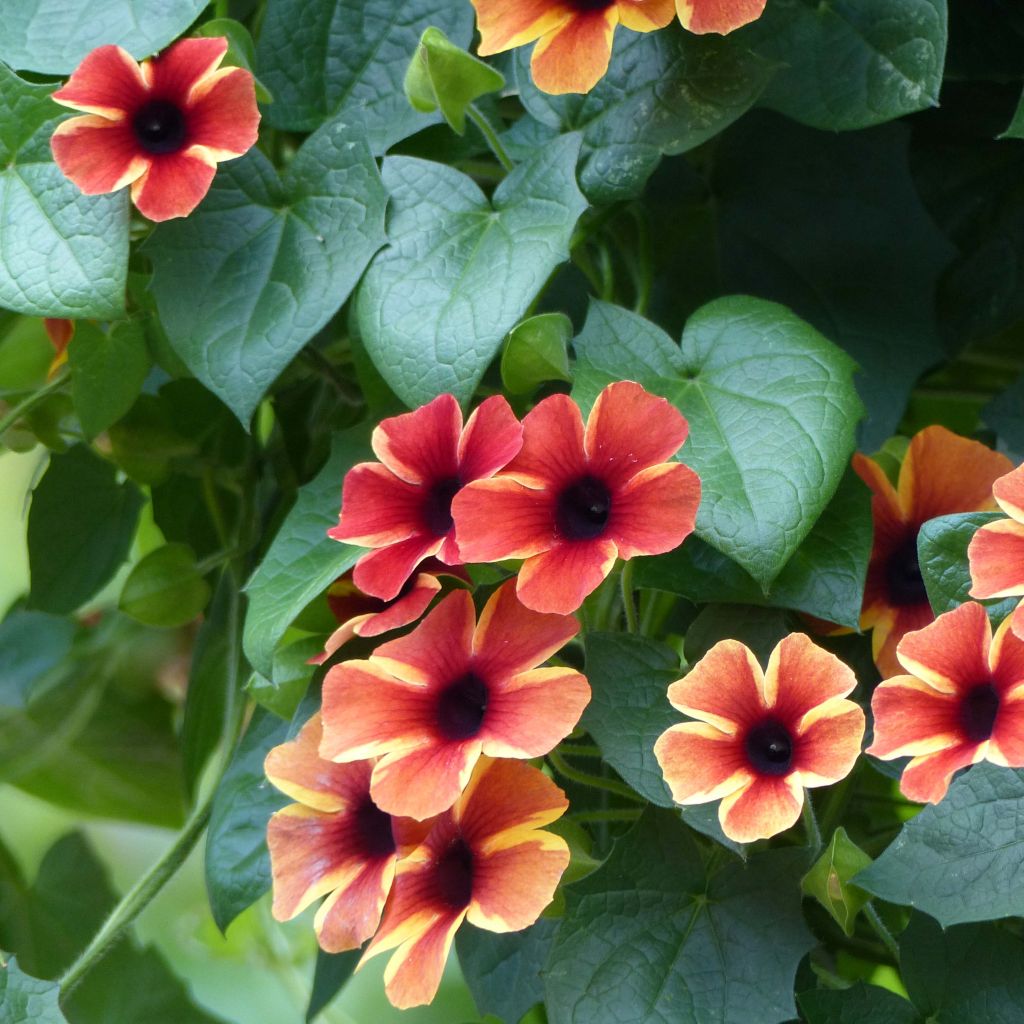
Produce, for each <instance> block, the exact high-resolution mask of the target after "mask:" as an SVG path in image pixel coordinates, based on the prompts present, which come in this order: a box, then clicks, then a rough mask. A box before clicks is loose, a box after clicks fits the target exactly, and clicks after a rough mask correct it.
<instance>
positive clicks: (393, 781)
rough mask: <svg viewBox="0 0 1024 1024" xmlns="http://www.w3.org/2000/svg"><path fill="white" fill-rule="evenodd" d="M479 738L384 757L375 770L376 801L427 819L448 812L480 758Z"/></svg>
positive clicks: (372, 785) (394, 810)
mask: <svg viewBox="0 0 1024 1024" xmlns="http://www.w3.org/2000/svg"><path fill="white" fill-rule="evenodd" d="M480 747H481V743H480V740H479V739H471V740H467V741H465V742H462V743H456V742H434V743H431V744H430V745H429V746H423V747H420V748H418V749H416V750H408V751H405V752H401V753H396V754H393V755H388V756H386V757H382V758H381V759H380V760H379V761H378V762H377V765H376V767H375V768H374V769H373V780H372V782H371V783H370V793H371V795H372V796H373V802H374V803H375V804H376V805H377V806H378V807H379V808H380V809H381V810H382V811H387V813H388V814H394V815H401V816H403V817H406V818H415V819H416V820H417V821H423V820H425V819H426V818H431V817H433V816H434V815H435V814H441V813H442V812H444V811H447V810H448V808H449V807H451V806H452V804H453V803H455V801H456V800H457V799H458V798H459V794H460V793H461V792H462V791H463V790H464V789H465V788H466V783H467V782H469V778H470V775H471V774H472V772H473V768H474V767H475V766H476V763H477V760H478V759H479V757H480Z"/></svg>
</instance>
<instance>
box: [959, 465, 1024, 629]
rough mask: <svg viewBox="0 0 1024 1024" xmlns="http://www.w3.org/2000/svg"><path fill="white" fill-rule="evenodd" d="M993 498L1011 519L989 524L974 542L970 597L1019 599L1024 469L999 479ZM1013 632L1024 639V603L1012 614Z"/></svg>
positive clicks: (1023, 579) (1023, 583)
mask: <svg viewBox="0 0 1024 1024" xmlns="http://www.w3.org/2000/svg"><path fill="white" fill-rule="evenodd" d="M992 495H993V497H994V498H995V499H996V501H997V502H998V503H999V507H1000V508H1002V510H1003V511H1004V512H1005V513H1006V514H1007V515H1008V516H1009V517H1010V518H1009V519H999V520H997V521H996V522H994V523H988V524H987V525H986V526H983V527H981V529H980V530H978V531H977V533H975V535H974V536H973V537H972V538H971V543H970V544H969V545H968V547H967V560H968V562H969V563H970V567H971V582H972V583H973V586H972V587H971V597H980V598H989V597H1017V596H1018V595H1021V594H1024V466H1018V467H1017V468H1016V469H1015V470H1013V472H1012V473H1007V474H1006V476H1002V477H1000V478H999V479H998V480H997V481H996V482H995V483H994V484H993V485H992ZM1011 629H1013V631H1014V632H1015V633H1016V634H1017V636H1019V637H1024V601H1021V603H1020V604H1018V605H1017V610H1016V611H1015V612H1014V613H1013V619H1012V623H1011Z"/></svg>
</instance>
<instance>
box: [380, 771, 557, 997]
mask: <svg viewBox="0 0 1024 1024" xmlns="http://www.w3.org/2000/svg"><path fill="white" fill-rule="evenodd" d="M566 807H568V801H567V800H566V799H565V794H564V793H563V792H562V791H561V790H560V789H559V788H558V786H556V785H555V784H554V783H553V782H552V781H551V780H550V779H549V778H548V777H547V776H546V775H544V774H543V772H540V771H538V770H537V769H536V768H532V767H530V765H528V764H524V763H522V762H519V761H491V760H489V759H488V758H483V759H481V761H480V762H479V763H478V764H477V766H476V770H475V771H474V772H473V777H472V779H471V780H470V782H469V784H468V785H467V787H466V791H465V792H464V793H463V794H462V796H461V797H460V798H459V799H458V801H457V802H456V803H455V805H454V806H453V807H452V808H451V810H449V811H447V812H446V813H444V814H442V815H441V816H440V817H439V818H437V819H435V821H434V822H433V824H432V827H431V829H430V833H429V835H428V836H427V838H426V840H425V841H424V842H423V843H422V845H420V846H419V847H417V849H415V850H414V851H412V852H411V853H410V854H409V855H408V856H407V857H405V858H404V859H403V860H402V861H401V863H400V864H399V866H398V875H397V877H396V878H395V885H394V889H393V891H392V894H391V898H390V900H389V901H388V904H387V908H386V909H385V911H384V919H383V921H382V922H381V926H380V930H379V931H378V932H377V934H376V935H375V936H374V938H373V941H372V942H371V943H370V945H369V946H367V948H366V953H365V954H364V956H363V962H365V961H366V960H368V959H369V958H370V957H374V956H377V955H378V954H380V953H385V952H387V951H388V950H392V949H394V950H396V952H395V954H394V955H393V956H392V957H391V960H390V962H389V963H388V966H387V968H386V970H385V971H384V982H385V986H386V991H387V995H388V998H389V999H390V1000H391V1002H392V1003H393V1004H394V1005H395V1006H397V1007H399V1008H401V1009H405V1008H407V1007H410V1006H420V1005H422V1004H423V1003H429V1002H430V1001H431V1000H432V999H433V998H434V996H435V995H436V993H437V988H438V985H439V984H440V983H441V974H442V972H443V971H444V965H445V961H446V960H447V959H448V951H449V950H450V949H451V945H452V940H453V939H454V937H455V932H456V931H457V930H458V927H459V925H460V924H462V922H463V920H465V919H467V918H468V919H469V922H470V924H473V925H476V926H477V927H478V928H484V929H486V930H487V931H491V932H511V931H519V930H520V929H522V928H526V927H528V926H529V925H531V924H533V923H534V921H536V920H537V918H538V917H539V916H540V914H541V911H542V910H543V909H544V908H545V907H546V906H547V905H548V903H550V902H551V898H552V897H553V896H554V892H555V888H556V887H557V885H558V881H559V879H560V878H561V877H562V873H563V872H564V871H565V868H566V866H567V865H568V863H569V848H568V846H567V845H566V843H565V840H564V839H562V838H561V837H559V836H556V835H553V834H552V833H550V832H544V831H542V830H541V826H542V825H547V824H549V823H550V822H552V821H555V820H556V819H557V818H559V817H561V816H562V814H563V813H564V812H565V809H566Z"/></svg>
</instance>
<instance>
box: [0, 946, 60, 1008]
mask: <svg viewBox="0 0 1024 1024" xmlns="http://www.w3.org/2000/svg"><path fill="white" fill-rule="evenodd" d="M59 995H60V985H58V984H57V982H55V981H40V980H39V979H38V978H31V977H29V976H28V975H27V974H25V972H24V971H22V969H21V968H20V967H19V966H18V958H17V957H13V956H12V957H8V955H7V954H6V953H3V952H0V1024H68V1021H67V1018H66V1017H65V1016H64V1014H63V1013H61V1012H60V1007H59V1006H58V1005H57V998H58V996H59Z"/></svg>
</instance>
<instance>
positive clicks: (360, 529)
mask: <svg viewBox="0 0 1024 1024" xmlns="http://www.w3.org/2000/svg"><path fill="white" fill-rule="evenodd" d="M382 426H383V424H382ZM377 429H378V430H380V429H381V428H380V427H378V428H377ZM423 498H424V494H423V489H422V488H421V487H417V486H416V485H414V484H411V483H407V482H406V481H404V480H401V479H399V478H398V477H397V476H395V474H394V473H392V472H391V470H389V469H388V468H387V467H386V466H382V465H380V464H379V463H376V462H360V463H359V464H358V465H357V466H353V467H352V468H351V469H350V470H349V471H348V473H346V474H345V482H344V484H343V485H342V494H341V516H340V518H339V520H338V525H337V526H334V527H331V529H330V530H328V531H327V535H328V536H329V537H332V538H333V539H334V540H341V541H346V542H348V543H350V544H362V545H364V546H366V547H381V546H382V545H384V544H394V543H396V542H397V541H400V540H405V539H407V538H408V537H412V536H417V535H419V534H421V533H422V532H423V523H422V514H421V513H422V507H423ZM357 586H359V589H360V590H364V591H365V588H364V587H362V586H361V585H359V584H358V582H357ZM366 592H367V593H369V591H366ZM374 596H376V595H374Z"/></svg>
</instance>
